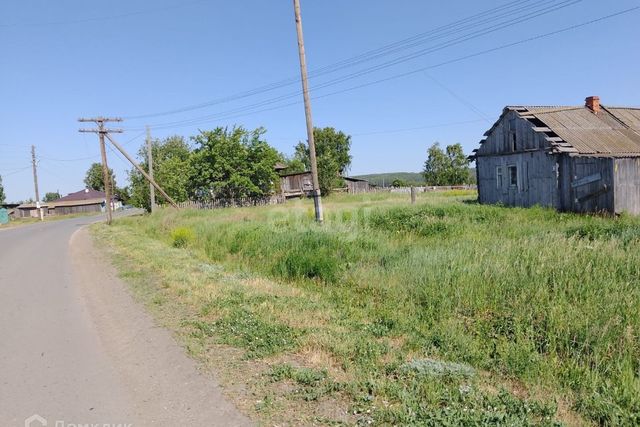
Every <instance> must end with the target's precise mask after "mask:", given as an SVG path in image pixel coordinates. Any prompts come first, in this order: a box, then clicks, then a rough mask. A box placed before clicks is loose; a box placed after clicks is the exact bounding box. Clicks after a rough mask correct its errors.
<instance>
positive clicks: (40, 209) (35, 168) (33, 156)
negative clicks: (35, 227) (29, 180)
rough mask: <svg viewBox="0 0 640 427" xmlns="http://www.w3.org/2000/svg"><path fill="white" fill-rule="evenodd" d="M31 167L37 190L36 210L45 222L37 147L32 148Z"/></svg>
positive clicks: (34, 185)
mask: <svg viewBox="0 0 640 427" xmlns="http://www.w3.org/2000/svg"><path fill="white" fill-rule="evenodd" d="M31 167H32V169H33V187H34V188H35V190H36V209H37V211H38V216H39V217H40V219H41V220H44V215H42V207H41V206H40V191H39V190H38V166H37V163H36V147H35V146H34V145H32V146H31Z"/></svg>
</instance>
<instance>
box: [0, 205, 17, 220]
mask: <svg viewBox="0 0 640 427" xmlns="http://www.w3.org/2000/svg"><path fill="white" fill-rule="evenodd" d="M18 206H20V204H19V203H3V204H0V209H6V210H7V214H8V215H9V218H16V217H18V216H19V214H18V209H17V208H18Z"/></svg>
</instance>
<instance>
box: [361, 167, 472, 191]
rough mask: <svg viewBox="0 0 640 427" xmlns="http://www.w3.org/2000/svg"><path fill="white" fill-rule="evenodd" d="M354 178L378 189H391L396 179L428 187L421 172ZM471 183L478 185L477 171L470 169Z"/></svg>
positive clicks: (408, 183) (378, 174) (377, 174)
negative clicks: (364, 180)
mask: <svg viewBox="0 0 640 427" xmlns="http://www.w3.org/2000/svg"><path fill="white" fill-rule="evenodd" d="M353 178H360V179H366V180H367V181H369V182H370V183H372V184H375V185H377V186H378V187H383V186H384V187H391V183H392V182H393V180H395V179H400V180H402V181H404V182H406V183H407V185H415V186H416V187H420V186H423V185H426V183H425V181H424V175H422V173H420V172H389V173H370V174H368V175H354V176H353ZM469 178H470V179H469V183H470V184H475V183H476V169H475V168H469Z"/></svg>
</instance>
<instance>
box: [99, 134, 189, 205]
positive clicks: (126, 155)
mask: <svg viewBox="0 0 640 427" xmlns="http://www.w3.org/2000/svg"><path fill="white" fill-rule="evenodd" d="M105 136H106V137H107V139H108V140H109V141H111V143H112V144H113V146H114V147H116V148H117V149H118V151H120V153H122V155H123V156H125V157H126V158H127V160H129V162H131V164H132V165H133V167H135V168H136V169H138V172H140V173H141V174H142V176H144V177H145V178H146V179H147V181H149V182H150V183H151V185H153V186H154V187H155V188H156V190H158V192H159V193H160V194H162V197H164V198H165V199H166V200H167V202H169V203H170V204H171V206H173V207H174V208H176V209H179V208H178V204H177V203H176V202H175V200H173V199H172V198H171V196H169V195H168V194H167V193H166V191H164V190H163V189H162V187H160V186H159V185H158V183H157V182H155V180H154V179H153V178H151V177H150V176H149V174H148V173H147V172H145V170H144V169H143V168H142V166H140V165H139V164H138V162H136V161H135V160H133V158H132V157H131V156H130V155H129V153H127V152H126V151H125V149H124V148H122V146H121V145H120V144H118V143H117V142H116V141H115V140H114V139H113V138H111V135H109V134H108V133H106V134H105Z"/></svg>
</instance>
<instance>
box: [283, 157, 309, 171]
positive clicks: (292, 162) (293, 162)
mask: <svg viewBox="0 0 640 427" xmlns="http://www.w3.org/2000/svg"><path fill="white" fill-rule="evenodd" d="M286 165H287V169H286V170H285V173H298V172H304V171H306V170H307V167H306V165H305V164H304V162H303V161H302V160H300V159H298V158H295V157H293V158H291V159H286Z"/></svg>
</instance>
